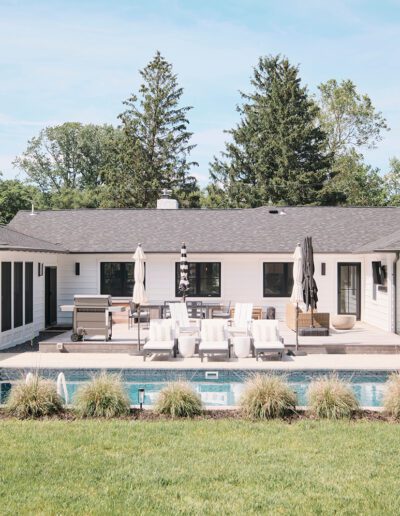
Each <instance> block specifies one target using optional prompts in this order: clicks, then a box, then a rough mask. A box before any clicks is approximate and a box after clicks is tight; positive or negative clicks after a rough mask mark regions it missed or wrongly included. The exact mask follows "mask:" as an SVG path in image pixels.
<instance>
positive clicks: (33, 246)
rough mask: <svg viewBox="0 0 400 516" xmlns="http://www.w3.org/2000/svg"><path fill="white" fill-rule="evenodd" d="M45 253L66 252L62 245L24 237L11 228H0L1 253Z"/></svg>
mask: <svg viewBox="0 0 400 516" xmlns="http://www.w3.org/2000/svg"><path fill="white" fill-rule="evenodd" d="M1 250H4V251H7V250H8V251H10V250H12V251H14V250H17V251H45V252H63V251H64V252H65V250H64V249H63V248H62V246H60V245H55V244H53V243H51V242H46V241H44V240H41V239H38V238H34V237H32V236H28V235H24V234H23V233H20V232H18V231H15V230H14V229H11V228H10V227H9V226H7V227H6V226H0V251H1Z"/></svg>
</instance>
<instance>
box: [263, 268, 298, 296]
mask: <svg viewBox="0 0 400 516" xmlns="http://www.w3.org/2000/svg"><path fill="white" fill-rule="evenodd" d="M292 288H293V263H276V262H268V263H264V297H290V296H291V294H292Z"/></svg>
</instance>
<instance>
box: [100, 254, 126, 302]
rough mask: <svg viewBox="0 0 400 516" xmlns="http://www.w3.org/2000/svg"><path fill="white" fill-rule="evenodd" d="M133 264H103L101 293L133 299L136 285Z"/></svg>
mask: <svg viewBox="0 0 400 516" xmlns="http://www.w3.org/2000/svg"><path fill="white" fill-rule="evenodd" d="M133 271H134V263H133V262H102V263H101V264H100V292H101V294H109V295H111V296H116V297H132V295H133V285H134V276H133Z"/></svg>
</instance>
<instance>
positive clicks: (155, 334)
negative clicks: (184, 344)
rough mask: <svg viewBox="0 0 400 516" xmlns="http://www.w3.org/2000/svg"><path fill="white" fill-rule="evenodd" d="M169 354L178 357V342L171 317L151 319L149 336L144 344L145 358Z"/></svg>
mask: <svg viewBox="0 0 400 516" xmlns="http://www.w3.org/2000/svg"><path fill="white" fill-rule="evenodd" d="M157 354H168V356H169V357H170V358H171V357H172V356H174V357H176V342H175V334H174V327H173V322H172V320H171V319H153V320H151V321H150V329H149V337H148V339H146V342H145V345H144V346H143V360H146V358H147V357H148V356H150V355H157Z"/></svg>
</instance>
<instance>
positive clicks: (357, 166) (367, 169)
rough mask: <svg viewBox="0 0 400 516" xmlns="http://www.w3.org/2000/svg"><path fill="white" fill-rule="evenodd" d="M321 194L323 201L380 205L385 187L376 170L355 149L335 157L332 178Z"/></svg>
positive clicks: (385, 196)
mask: <svg viewBox="0 0 400 516" xmlns="http://www.w3.org/2000/svg"><path fill="white" fill-rule="evenodd" d="M324 194H325V198H326V203H327V204H340V205H350V206H384V205H385V204H386V203H387V188H386V185H385V182H384V180H383V178H382V176H381V175H380V173H379V169H378V168H372V167H371V166H369V165H366V164H365V163H364V162H363V159H362V156H361V155H360V154H357V153H356V152H355V151H350V152H348V153H346V154H343V155H342V156H339V157H338V158H337V159H336V160H335V163H334V167H333V179H332V180H331V181H330V182H329V183H328V184H327V186H326V187H325V192H324Z"/></svg>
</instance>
